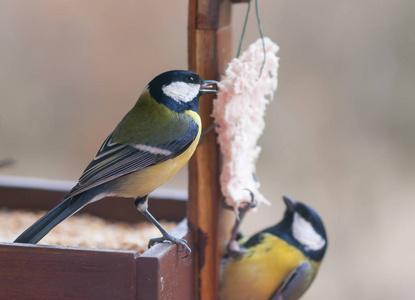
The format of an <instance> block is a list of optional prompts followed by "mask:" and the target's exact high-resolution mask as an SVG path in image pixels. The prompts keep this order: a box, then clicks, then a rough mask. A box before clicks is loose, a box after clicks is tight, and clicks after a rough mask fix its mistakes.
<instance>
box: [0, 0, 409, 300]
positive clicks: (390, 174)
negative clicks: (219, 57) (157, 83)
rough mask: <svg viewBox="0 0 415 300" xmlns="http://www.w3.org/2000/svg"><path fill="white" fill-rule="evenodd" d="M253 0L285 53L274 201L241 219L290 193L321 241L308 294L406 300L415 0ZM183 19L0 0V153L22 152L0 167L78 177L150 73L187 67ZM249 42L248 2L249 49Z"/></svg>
mask: <svg viewBox="0 0 415 300" xmlns="http://www.w3.org/2000/svg"><path fill="white" fill-rule="evenodd" d="M258 2H259V9H260V16H261V21H262V26H263V31H264V34H265V35H266V36H269V37H271V39H273V40H274V41H275V42H276V43H277V44H278V45H279V46H280V48H281V50H280V52H279V56H280V58H281V59H280V69H279V87H278V91H277V93H276V95H275V99H274V101H273V102H272V103H271V104H270V105H269V107H268V110H267V116H266V119H267V127H266V129H265V132H264V135H263V137H262V138H261V140H260V145H261V146H262V147H263V151H262V154H261V157H260V160H259V162H258V165H257V172H258V174H257V175H258V178H259V180H260V182H261V184H262V188H261V191H262V193H263V194H264V195H265V196H266V197H267V198H268V199H269V200H271V201H272V202H273V205H272V206H271V207H269V208H268V207H265V206H262V207H260V208H259V210H258V212H257V213H251V214H250V215H249V216H248V217H247V218H246V220H245V224H244V226H243V229H244V230H245V232H246V233H248V234H250V233H253V232H255V231H257V230H259V229H262V228H264V227H266V226H270V225H273V224H274V223H276V222H277V221H278V220H279V219H280V218H281V216H282V213H283V205H282V201H281V195H282V194H288V195H290V196H291V197H292V198H294V199H295V200H299V201H302V202H305V203H307V204H309V205H310V206H312V207H313V208H315V209H316V211H318V212H319V214H320V215H321V216H322V218H323V220H324V222H325V225H326V227H327V230H328V236H329V248H328V252H327V255H326V259H325V261H324V263H323V265H322V267H321V269H320V272H319V275H318V276H317V280H316V282H315V283H314V284H313V285H312V287H311V289H310V290H309V291H308V292H307V293H306V295H305V296H304V299H308V300H311V299H331V300H332V299H377V300H379V299H413V281H414V278H415V268H414V266H415V256H414V255H412V254H411V253H413V247H414V246H415V242H414V239H413V236H414V229H415V220H414V217H413V216H414V212H415V201H414V198H415V184H414V179H415V171H414V170H415V156H414V153H415V118H414V115H415V101H414V100H415V99H414V95H415V84H414V78H415V55H414V54H415V32H414V31H415V30H414V29H415V1H413V0H397V1H388V0H350V1H339V0H335V1H333V0H331V1H328V0H314V1H295V0H294V1H293V0H261V1H258ZM246 8H247V5H246V4H237V5H234V7H233V21H232V23H233V29H234V37H233V39H234V50H235V52H236V49H237V44H238V42H239V39H240V33H241V30H242V24H243V20H244V17H245V12H246ZM186 23H187V1H186V0H174V1H173V0H170V1H164V2H163V3H161V2H157V4H155V2H154V1H150V0H141V1H133V0H126V1H121V2H120V1H118V2H116V1H107V0H89V1H81V0H72V1H54V0H41V1H12V0H0V78H1V79H0V141H1V143H0V159H3V158H13V159H15V160H16V163H15V164H14V165H12V166H9V167H7V168H1V169H0V175H14V176H29V177H40V178H51V179H63V180H76V179H77V178H78V177H79V175H80V174H81V172H82V171H83V169H84V168H85V166H86V165H87V163H88V162H89V161H90V160H91V159H92V157H93V156H94V155H95V153H96V151H97V149H98V148H99V146H100V145H101V142H102V141H103V140H104V139H105V138H106V136H107V134H108V133H109V132H110V131H111V130H113V128H114V127H115V125H116V124H117V123H118V121H119V120H120V119H121V118H122V117H123V115H124V114H125V113H126V112H127V111H128V110H129V109H130V108H131V107H132V106H133V104H134V103H135V101H136V99H137V97H138V95H139V94H140V92H141V91H142V89H143V88H144V87H145V85H146V84H147V83H148V81H149V80H150V79H151V78H153V77H154V76H155V75H157V74H158V73H161V72H163V71H165V70H168V69H186V68H187V45H186V43H187V36H186V28H187V24H186ZM258 37H259V34H258V30H257V25H256V21H255V15H254V11H253V8H252V11H251V15H250V22H249V23H248V29H247V34H246V37H245V40H244V44H243V48H244V49H245V48H246V47H247V46H248V45H249V44H250V43H252V42H254V41H255V40H256V39H257V38H258ZM165 187H169V188H176V189H186V187H187V175H186V170H184V171H182V172H181V173H180V174H179V175H178V176H176V177H175V178H174V179H173V180H171V181H169V182H168V183H167V184H165Z"/></svg>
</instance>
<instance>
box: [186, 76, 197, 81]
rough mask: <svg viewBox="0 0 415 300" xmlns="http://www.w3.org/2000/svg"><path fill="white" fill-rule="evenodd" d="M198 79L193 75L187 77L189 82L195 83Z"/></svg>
mask: <svg viewBox="0 0 415 300" xmlns="http://www.w3.org/2000/svg"><path fill="white" fill-rule="evenodd" d="M195 81H196V79H195V78H194V77H193V76H188V77H187V82H188V83H195Z"/></svg>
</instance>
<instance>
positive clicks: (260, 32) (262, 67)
mask: <svg viewBox="0 0 415 300" xmlns="http://www.w3.org/2000/svg"><path fill="white" fill-rule="evenodd" d="M250 10H251V0H248V9H247V10H246V15H245V22H244V27H243V29H242V34H241V39H240V41H239V47H238V52H237V54H236V57H239V55H240V54H241V48H242V42H243V40H244V36H245V30H246V25H247V24H248V17H249V11H250ZM255 14H256V19H257V22H258V30H259V34H260V35H261V40H262V48H263V49H264V61H263V62H262V66H261V69H260V71H259V76H258V78H260V77H261V75H262V70H263V69H264V66H265V61H266V59H267V54H266V52H265V41H264V35H263V33H262V28H261V20H260V18H259V13H258V0H255Z"/></svg>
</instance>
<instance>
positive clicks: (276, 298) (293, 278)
mask: <svg viewBox="0 0 415 300" xmlns="http://www.w3.org/2000/svg"><path fill="white" fill-rule="evenodd" d="M310 267H311V265H310V263H309V262H307V261H305V262H303V263H302V264H300V265H299V266H298V267H297V268H296V269H295V270H294V271H292V272H291V273H290V274H289V275H288V276H287V278H285V280H284V282H283V283H282V284H281V286H280V287H279V288H278V290H277V291H276V292H275V294H274V295H272V296H271V298H270V299H269V300H287V299H290V297H291V295H292V293H293V291H294V290H295V288H296V287H298V286H299V284H300V283H301V281H302V280H303V279H304V276H305V275H306V272H307V270H308V268H310Z"/></svg>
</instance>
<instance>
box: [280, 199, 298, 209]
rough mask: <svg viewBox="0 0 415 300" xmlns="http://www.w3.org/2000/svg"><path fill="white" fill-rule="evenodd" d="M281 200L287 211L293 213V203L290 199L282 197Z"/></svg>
mask: <svg viewBox="0 0 415 300" xmlns="http://www.w3.org/2000/svg"><path fill="white" fill-rule="evenodd" d="M282 199H283V200H284V203H285V205H286V206H287V210H288V211H291V212H294V211H295V205H296V203H295V201H294V200H292V199H291V198H290V197H288V196H287V195H283V196H282Z"/></svg>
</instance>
